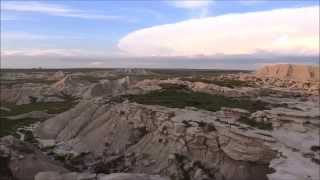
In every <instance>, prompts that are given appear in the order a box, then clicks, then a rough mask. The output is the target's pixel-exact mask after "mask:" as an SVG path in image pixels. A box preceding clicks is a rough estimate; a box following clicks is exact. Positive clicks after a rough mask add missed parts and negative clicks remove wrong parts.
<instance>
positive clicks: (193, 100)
mask: <svg viewBox="0 0 320 180" xmlns="http://www.w3.org/2000/svg"><path fill="white" fill-rule="evenodd" d="M126 97H127V98H128V99H129V100H130V101H133V102H137V103H140V104H148V105H161V106H166V107H171V108H184V107H186V106H193V107H196V108H199V109H205V110H208V111H218V110H220V109H221V107H230V108H242V109H246V110H248V111H250V112H255V111H258V110H264V109H268V107H267V106H268V104H267V103H264V102H261V101H253V100H249V99H247V98H231V97H225V96H221V95H211V94H207V93H202V92H193V91H189V90H181V89H174V88H172V87H170V88H167V89H163V90H157V91H152V92H149V93H147V94H139V95H127V96H126Z"/></svg>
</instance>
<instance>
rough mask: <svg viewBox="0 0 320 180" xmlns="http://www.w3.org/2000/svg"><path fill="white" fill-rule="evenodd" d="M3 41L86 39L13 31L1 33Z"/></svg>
mask: <svg viewBox="0 0 320 180" xmlns="http://www.w3.org/2000/svg"><path fill="white" fill-rule="evenodd" d="M1 37H2V39H1V40H3V41H4V40H20V41H21V40H50V39H58V40H60V39H61V40H66V39H84V37H83V36H81V35H74V34H73V35H72V36H71V35H43V34H35V33H29V32H23V31H12V32H6V31H4V32H3V31H1Z"/></svg>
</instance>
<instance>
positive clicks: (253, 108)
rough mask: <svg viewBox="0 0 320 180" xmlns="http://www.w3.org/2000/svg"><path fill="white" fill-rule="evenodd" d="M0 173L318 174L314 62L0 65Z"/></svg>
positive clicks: (188, 177)
mask: <svg viewBox="0 0 320 180" xmlns="http://www.w3.org/2000/svg"><path fill="white" fill-rule="evenodd" d="M0 90H1V93H0V100H1V101H0V102H1V107H0V113H1V116H0V120H1V129H0V137H1V138H0V162H1V166H0V180H169V179H170V180H268V179H269V180H318V179H319V168H320V145H319V141H320V139H319V128H320V120H319V117H320V112H319V67H314V66H307V65H288V64H281V65H270V66H266V67H263V68H261V69H259V70H257V71H256V72H251V71H231V70H181V69H180V70H179V69H177V70H165V69H61V70H57V69H2V70H1V85H0Z"/></svg>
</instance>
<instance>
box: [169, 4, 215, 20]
mask: <svg viewBox="0 0 320 180" xmlns="http://www.w3.org/2000/svg"><path fill="white" fill-rule="evenodd" d="M212 3H213V0H173V1H168V4H169V5H171V6H173V7H176V8H182V9H186V10H188V11H190V12H191V13H192V14H196V16H194V15H193V16H194V17H196V18H197V17H200V18H203V17H206V16H208V14H209V7H210V6H211V4H212Z"/></svg>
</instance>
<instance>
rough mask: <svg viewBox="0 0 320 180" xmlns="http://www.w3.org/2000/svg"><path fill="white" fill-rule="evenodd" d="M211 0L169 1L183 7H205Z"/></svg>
mask: <svg viewBox="0 0 320 180" xmlns="http://www.w3.org/2000/svg"><path fill="white" fill-rule="evenodd" d="M212 2H213V1H211V0H177V1H169V4H170V5H173V6H175V7H177V8H184V9H198V8H207V7H208V6H209V5H210V4H211V3H212Z"/></svg>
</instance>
